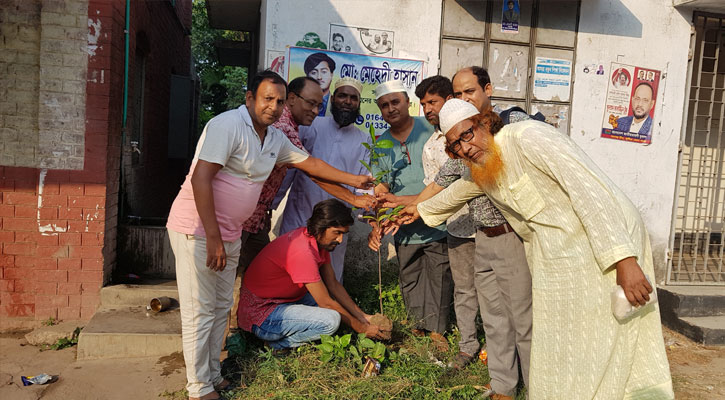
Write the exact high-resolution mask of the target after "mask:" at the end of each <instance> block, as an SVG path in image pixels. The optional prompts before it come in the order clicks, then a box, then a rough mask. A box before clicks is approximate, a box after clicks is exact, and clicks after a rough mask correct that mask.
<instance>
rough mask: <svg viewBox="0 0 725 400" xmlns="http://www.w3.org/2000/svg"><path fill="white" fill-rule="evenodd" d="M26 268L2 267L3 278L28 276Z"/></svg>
mask: <svg viewBox="0 0 725 400" xmlns="http://www.w3.org/2000/svg"><path fill="white" fill-rule="evenodd" d="M28 275H29V274H28V273H27V270H26V269H25V268H4V269H3V279H24V278H25V277H28Z"/></svg>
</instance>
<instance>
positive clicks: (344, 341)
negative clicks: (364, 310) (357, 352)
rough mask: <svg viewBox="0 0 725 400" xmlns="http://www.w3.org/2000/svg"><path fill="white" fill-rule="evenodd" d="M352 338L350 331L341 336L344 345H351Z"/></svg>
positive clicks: (341, 342)
mask: <svg viewBox="0 0 725 400" xmlns="http://www.w3.org/2000/svg"><path fill="white" fill-rule="evenodd" d="M350 339H352V335H351V334H349V333H348V334H347V335H345V336H343V337H341V338H340V344H342V347H347V346H349V345H350Z"/></svg>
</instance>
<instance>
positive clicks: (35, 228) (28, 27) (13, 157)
mask: <svg viewBox="0 0 725 400" xmlns="http://www.w3.org/2000/svg"><path fill="white" fill-rule="evenodd" d="M154 3H156V4H154ZM176 3H177V5H180V7H178V6H177V9H176V10H174V9H173V8H171V7H170V3H169V4H167V2H157V1H141V0H132V22H133V21H134V20H133V16H134V11H133V10H135V11H136V12H137V13H138V15H139V20H140V16H141V15H142V13H145V14H144V15H145V18H146V22H145V23H146V24H147V25H148V26H149V27H150V29H154V28H153V24H152V23H151V22H152V20H151V16H153V15H154V14H153V13H154V12H155V13H157V14H158V15H157V16H163V15H162V14H161V13H162V12H165V13H167V14H170V13H171V12H173V11H176V12H182V11H183V10H187V9H188V18H187V16H186V14H183V15H184V17H183V18H182V20H185V21H187V22H189V23H190V18H191V14H190V0H186V1H177V2H176ZM187 3H188V4H187ZM155 7H163V8H155ZM164 10H165V11H164ZM185 18H186V19H185ZM160 19H163V18H160ZM124 21H125V1H124V0H88V1H86V0H84V1H80V0H65V1H62V0H0V35H2V38H0V39H2V40H0V146H3V147H2V149H0V329H2V328H8V327H18V326H24V325H29V326H32V325H37V324H38V322H39V321H40V320H44V319H47V318H49V317H53V318H59V319H88V318H90V317H91V316H92V315H93V313H94V312H95V310H96V309H97V307H98V305H99V290H100V288H101V287H102V285H103V284H104V283H107V282H108V281H109V280H110V278H111V275H112V272H113V270H114V269H115V267H116V240H117V239H116V237H117V224H118V222H117V221H118V208H119V206H118V194H119V177H120V162H121V141H122V140H121V136H122V135H121V119H122V118H121V116H122V102H123V98H122V95H123V64H124V52H123V46H124ZM187 26H188V25H187ZM164 28H166V29H169V25H165V26H164V25H160V26H159V27H157V28H155V29H158V30H162V29H164ZM133 29H135V27H134V26H133V25H132V30H133ZM174 32H175V33H174ZM174 32H172V33H167V34H166V35H167V36H168V35H176V36H181V37H182V40H181V41H179V40H176V41H174V40H170V41H167V42H152V48H153V46H156V47H165V46H169V43H172V44H173V45H178V43H182V45H183V41H184V40H187V41H188V37H186V36H185V35H183V33H181V29H180V28H177V29H176V31H174ZM162 36H163V35H162ZM132 37H133V35H132ZM183 38H185V39H183ZM9 39H10V40H9ZM153 40H156V41H161V40H164V38H163V37H159V38H156V37H155V36H154V39H153ZM8 43H10V44H11V47H12V48H8V47H7V44H8ZM21 44H22V45H21ZM186 47H187V49H186V50H184V49H177V50H171V51H170V52H169V53H166V54H164V53H162V54H160V55H159V57H163V56H166V57H173V58H177V57H186V61H185V62H183V63H182V62H180V61H174V62H175V63H176V64H175V65H181V64H184V65H185V68H186V69H183V68H181V67H179V68H180V69H179V70H177V71H178V72H177V73H180V74H183V73H185V72H186V73H188V66H189V55H188V45H186ZM131 48H132V49H133V47H131ZM77 49H82V50H83V53H84V55H83V56H82V57H77V54H78V52H76V51H75V50H77ZM131 54H133V50H132V53H131ZM156 61H157V62H161V61H160V60H156ZM164 65H166V67H164V68H165V73H166V75H167V76H168V74H170V73H171V70H170V66H169V64H168V63H166V64H164ZM164 68H162V67H159V69H160V70H162V69H164ZM8 71H12V74H9V73H8ZM43 77H47V78H43ZM50 77H52V78H50ZM155 79H162V74H161V73H159V74H158V75H157V76H156V77H155ZM18 82H20V83H18ZM153 89H154V90H155V89H157V88H156V87H154V88H153ZM166 96H167V99H166V101H167V102H168V92H167V93H166ZM159 101H160V100H159ZM34 110H37V112H36V111H34ZM167 111H168V110H167ZM34 112H35V113H34ZM161 113H162V112H156V113H153V112H152V113H151V114H149V115H150V116H149V117H148V118H149V121H151V122H150V126H152V127H155V128H158V127H159V125H156V124H157V122H156V121H155V120H156V119H158V118H160V119H162V120H163V121H165V120H166V119H167V118H168V112H167V113H166V114H164V115H160V114H161ZM13 124H15V125H13ZM20 124H28V125H27V126H25V127H23V126H21V125H20ZM13 126H14V127H13ZM28 127H30V128H32V127H35V128H34V129H35V130H36V131H37V132H38V134H37V135H36V134H33V132H34V131H33V130H32V129H30V128H28ZM26 128H27V129H26ZM79 132H80V134H79ZM162 134H163V136H164V137H165V135H166V131H163V132H162ZM39 138H43V140H46V139H47V140H46V141H45V142H43V141H41V140H39ZM164 143H165V142H164ZM164 146H165V144H164ZM28 148H30V149H33V151H32V152H31V151H29V150H27V149H28ZM164 149H165V147H164ZM56 153H57V154H56ZM48 154H51V155H52V156H53V157H54V158H53V157H45V156H46V155H48ZM163 156H164V158H165V151H164V152H163ZM53 160H56V161H53ZM78 160H80V161H78ZM22 166H29V167H22ZM173 194H175V192H174V193H173Z"/></svg>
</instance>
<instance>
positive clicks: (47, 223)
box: [38, 219, 68, 232]
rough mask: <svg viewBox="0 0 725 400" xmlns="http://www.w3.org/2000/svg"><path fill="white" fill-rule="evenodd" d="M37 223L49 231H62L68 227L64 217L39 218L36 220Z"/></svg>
mask: <svg viewBox="0 0 725 400" xmlns="http://www.w3.org/2000/svg"><path fill="white" fill-rule="evenodd" d="M38 225H39V226H40V227H41V228H42V229H43V230H47V231H50V232H62V231H64V230H67V229H68V221H67V220H64V219H41V220H38Z"/></svg>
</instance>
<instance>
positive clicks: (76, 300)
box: [68, 294, 81, 307]
mask: <svg viewBox="0 0 725 400" xmlns="http://www.w3.org/2000/svg"><path fill="white" fill-rule="evenodd" d="M80 306H81V295H80V294H71V295H68V307H80Z"/></svg>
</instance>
